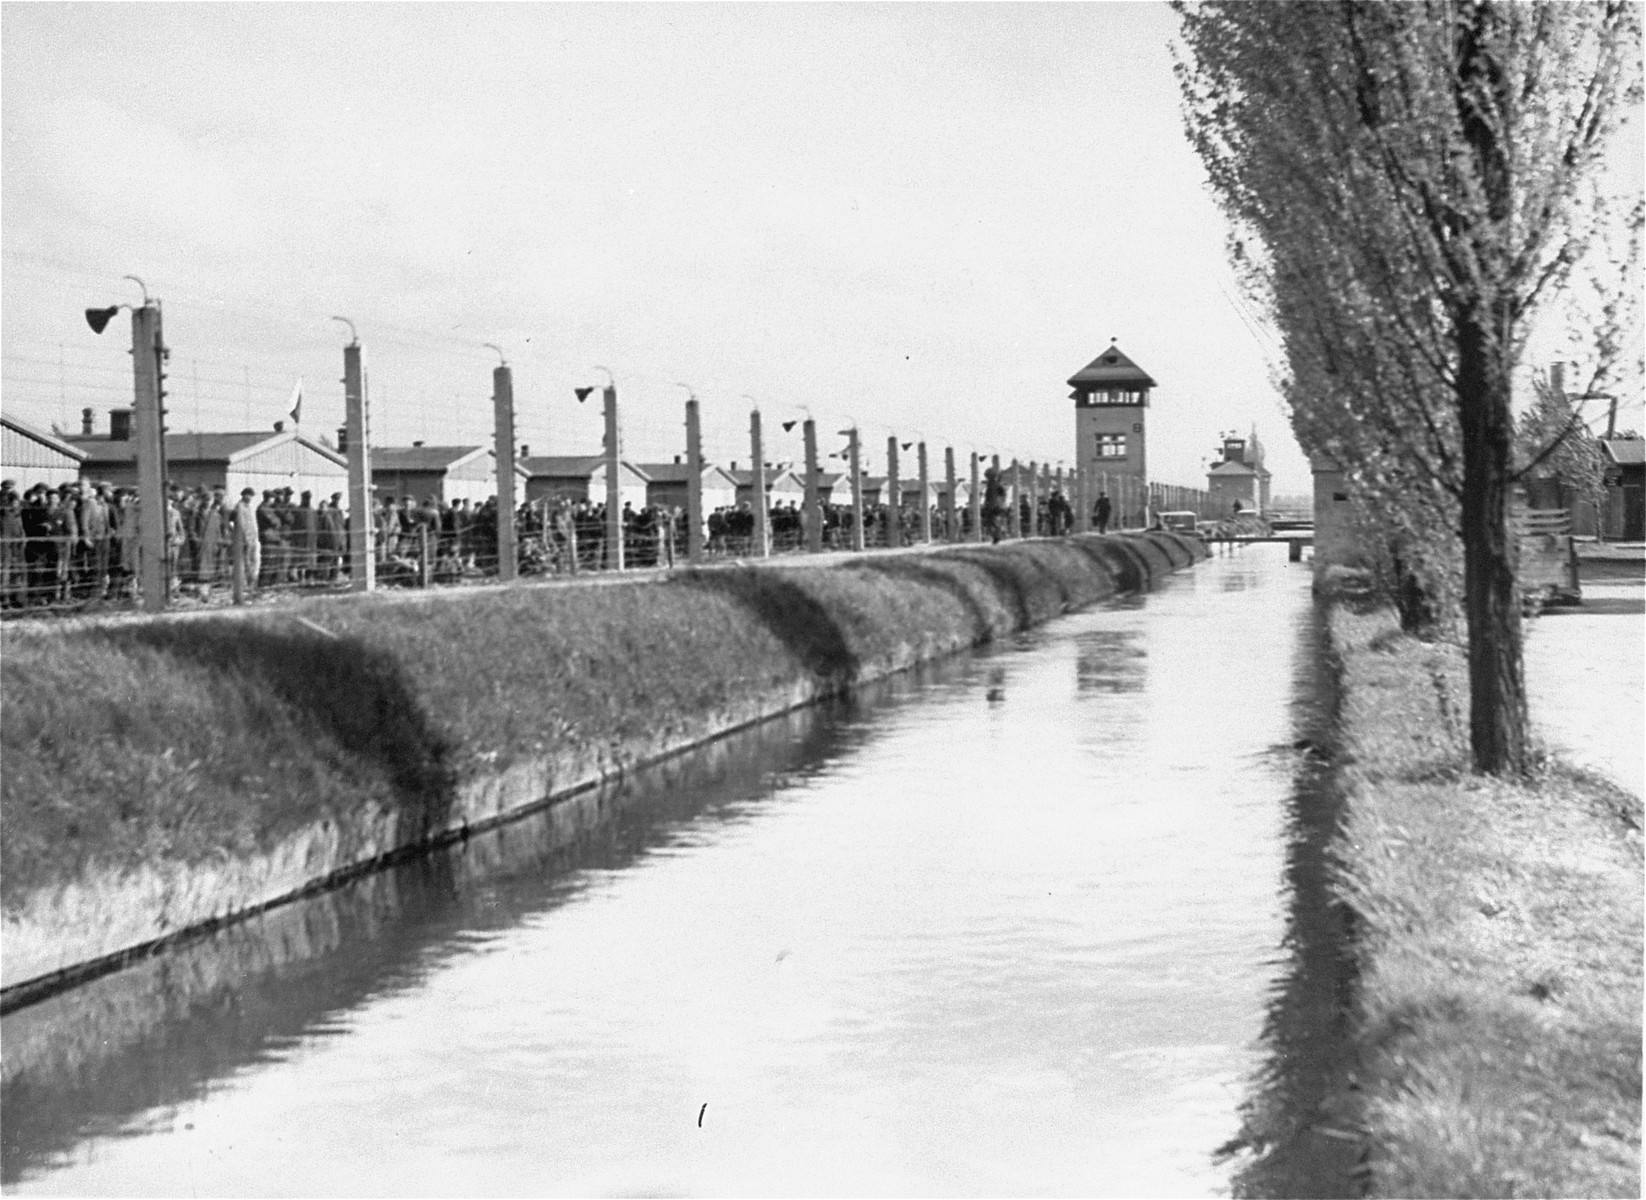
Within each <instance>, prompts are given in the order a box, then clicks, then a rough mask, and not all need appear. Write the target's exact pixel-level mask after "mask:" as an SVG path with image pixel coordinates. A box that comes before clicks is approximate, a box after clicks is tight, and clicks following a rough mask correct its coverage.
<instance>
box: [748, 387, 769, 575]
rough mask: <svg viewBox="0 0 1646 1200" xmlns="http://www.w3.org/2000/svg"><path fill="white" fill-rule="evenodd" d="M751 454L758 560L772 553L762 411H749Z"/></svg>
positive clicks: (755, 540) (751, 496)
mask: <svg viewBox="0 0 1646 1200" xmlns="http://www.w3.org/2000/svg"><path fill="white" fill-rule="evenodd" d="M749 453H750V454H751V455H753V461H752V462H751V463H750V464H749V465H750V466H751V467H753V468H754V470H753V471H751V472H750V473H749V484H750V492H749V495H750V498H751V499H753V501H754V553H755V555H756V557H758V558H766V557H769V556H770V554H771V552H772V532H771V527H770V524H769V522H768V521H767V519H766V448H765V445H764V444H763V443H762V441H761V437H760V410H759V409H758V408H756V409H751V410H750V411H749Z"/></svg>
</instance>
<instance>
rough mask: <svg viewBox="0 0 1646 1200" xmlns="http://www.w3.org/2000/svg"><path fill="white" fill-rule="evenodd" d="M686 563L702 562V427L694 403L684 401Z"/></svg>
mask: <svg viewBox="0 0 1646 1200" xmlns="http://www.w3.org/2000/svg"><path fill="white" fill-rule="evenodd" d="M686 561H687V562H689V563H691V564H692V566H694V567H695V566H696V565H697V564H698V563H700V562H702V561H703V425H702V420H701V418H700V416H699V415H698V411H697V401H696V400H695V399H692V400H688V401H686Z"/></svg>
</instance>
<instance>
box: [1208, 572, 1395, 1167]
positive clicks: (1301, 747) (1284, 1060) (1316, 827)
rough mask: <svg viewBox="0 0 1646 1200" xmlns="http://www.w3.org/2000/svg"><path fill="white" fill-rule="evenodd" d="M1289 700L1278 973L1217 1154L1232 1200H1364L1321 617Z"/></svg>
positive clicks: (1308, 631)
mask: <svg viewBox="0 0 1646 1200" xmlns="http://www.w3.org/2000/svg"><path fill="white" fill-rule="evenodd" d="M1304 620H1305V621H1306V622H1307V625H1306V626H1305V629H1304V630H1303V636H1304V637H1305V638H1307V639H1308V640H1307V645H1306V646H1305V653H1303V654H1302V655H1300V656H1299V660H1300V664H1301V665H1300V667H1299V669H1298V674H1297V679H1296V683H1295V686H1294V694H1293V701H1292V705H1293V714H1294V730H1295V732H1296V737H1297V741H1296V742H1295V743H1294V746H1293V750H1294V751H1295V752H1296V753H1297V767H1296V770H1295V772H1294V775H1293V781H1292V789H1291V794H1290V796H1289V798H1288V802H1287V829H1286V841H1287V847H1286V868H1285V880H1286V886H1287V890H1288V891H1289V893H1290V896H1289V902H1288V904H1287V909H1286V933H1285V937H1284V939H1283V941H1282V946H1281V951H1282V957H1281V961H1280V968H1281V969H1280V973H1279V977H1278V979H1277V982H1276V985H1275V988H1274V991H1273V993H1272V994H1271V995H1270V997H1269V1001H1268V1005H1267V1011H1266V1013H1265V1015H1264V1021H1263V1034H1262V1041H1263V1045H1264V1048H1265V1051H1266V1054H1265V1061H1264V1063H1263V1065H1262V1067H1261V1068H1260V1069H1259V1071H1258V1074H1257V1077H1256V1079H1255V1080H1254V1081H1253V1084H1252V1090H1251V1093H1250V1095H1248V1097H1247V1098H1246V1100H1245V1101H1244V1102H1243V1103H1242V1105H1241V1112H1240V1115H1241V1128H1240V1133H1239V1135H1238V1136H1236V1137H1235V1138H1234V1139H1233V1140H1232V1141H1230V1142H1229V1143H1228V1144H1227V1145H1226V1146H1224V1147H1223V1148H1222V1149H1221V1150H1220V1151H1219V1155H1220V1156H1221V1157H1223V1158H1225V1159H1229V1160H1233V1161H1234V1162H1235V1163H1236V1166H1235V1169H1234V1172H1233V1177H1232V1186H1233V1190H1234V1194H1235V1195H1236V1196H1256V1197H1269V1196H1319V1197H1341V1196H1360V1195H1363V1194H1364V1188H1363V1187H1362V1186H1361V1183H1360V1180H1361V1174H1360V1173H1359V1171H1358V1170H1357V1168H1358V1166H1359V1161H1360V1152H1361V1143H1360V1138H1359V1136H1358V1135H1357V1134H1356V1133H1355V1132H1354V1131H1355V1129H1356V1125H1357V1122H1356V1116H1355V1113H1354V1112H1353V1111H1352V1108H1353V1094H1352V1092H1351V1090H1350V1078H1351V1074H1350V1072H1351V1063H1350V1060H1349V1046H1350V1028H1349V1022H1350V1019H1351V1014H1352V1011H1353V1000H1354V989H1355V982H1356V975H1355V962H1354V957H1353V953H1352V945H1351V936H1352V933H1353V929H1352V924H1351V918H1352V916H1353V914H1352V912H1351V911H1350V910H1349V909H1348V907H1347V906H1346V905H1344V904H1342V903H1341V902H1340V901H1339V900H1338V899H1337V896H1336V894H1335V892H1334V889H1333V886H1332V883H1333V871H1334V864H1333V860H1332V857H1331V854H1330V847H1331V843H1332V839H1333V838H1334V836H1335V835H1336V834H1337V831H1338V827H1339V824H1340V822H1341V820H1342V798H1341V795H1340V793H1339V790H1338V785H1337V781H1336V765H1335V760H1336V746H1335V744H1334V742H1335V730H1336V724H1337V709H1338V704H1339V697H1338V695H1337V687H1336V677H1335V674H1334V672H1333V671H1332V669H1331V667H1330V664H1329V662H1328V660H1327V657H1326V656H1327V655H1328V654H1329V653H1330V649H1329V643H1328V639H1327V631H1326V620H1327V611H1326V608H1325V606H1324V605H1323V604H1321V603H1319V602H1317V603H1316V604H1315V605H1314V606H1313V607H1312V609H1311V611H1310V612H1309V613H1308V614H1306V616H1305V618H1304Z"/></svg>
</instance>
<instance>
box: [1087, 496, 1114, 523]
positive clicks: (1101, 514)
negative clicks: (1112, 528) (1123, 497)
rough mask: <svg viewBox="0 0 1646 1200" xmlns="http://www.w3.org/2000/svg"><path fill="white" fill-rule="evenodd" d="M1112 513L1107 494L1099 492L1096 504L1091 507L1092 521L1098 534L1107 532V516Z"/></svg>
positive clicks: (1112, 507)
mask: <svg viewBox="0 0 1646 1200" xmlns="http://www.w3.org/2000/svg"><path fill="white" fill-rule="evenodd" d="M1113 511H1114V506H1113V505H1112V504H1110V503H1109V493H1108V492H1099V493H1098V494H1097V503H1096V504H1095V505H1093V506H1092V520H1093V521H1095V522H1096V523H1097V531H1098V532H1099V533H1108V532H1109V514H1110V513H1112V512H1113Z"/></svg>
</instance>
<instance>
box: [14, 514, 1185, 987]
mask: <svg viewBox="0 0 1646 1200" xmlns="http://www.w3.org/2000/svg"><path fill="white" fill-rule="evenodd" d="M1204 555H1205V549H1204V547H1203V546H1202V545H1201V544H1200V543H1199V542H1198V541H1197V540H1195V539H1190V538H1183V537H1178V536H1176V535H1171V534H1163V533H1152V534H1145V535H1131V536H1118V537H1117V536H1109V537H1096V536H1092V537H1080V538H1069V539H1061V540H1039V539H1037V540H1031V541H1024V542H1015V543H1008V544H1006V545H1001V546H961V547H947V548H943V549H940V550H934V551H930V552H920V553H906V554H879V555H874V556H867V557H863V558H853V559H848V560H845V561H842V562H839V563H837V564H834V565H828V566H819V565H803V564H797V565H795V566H792V567H790V566H773V565H767V566H762V567H760V568H757V569H747V568H745V569H735V568H733V569H725V568H722V569H712V570H704V571H697V572H685V573H681V574H677V575H674V576H671V577H669V578H667V579H666V580H663V581H658V580H656V578H655V577H654V578H653V579H651V580H639V579H634V580H629V579H622V580H616V581H611V582H604V581H602V582H599V583H595V584H591V585H588V586H544V587H510V588H497V589H489V590H486V591H479V592H474V593H468V594H459V595H428V596H405V595H399V596H387V595H374V596H360V597H346V598H345V597H336V598H326V599H317V600H314V601H310V602H306V603H303V604H300V605H296V606H292V607H288V608H284V609H278V610H276V609H269V610H255V611H243V612H237V613H232V614H223V615H213V616H207V617H197V618H188V619H177V618H156V619H139V620H126V621H120V622H114V623H107V624H87V623H79V624H75V625H72V626H70V625H67V624H64V625H58V626H46V627H32V628H29V627H23V626H19V625H12V626H7V627H6V628H5V629H4V630H3V631H0V639H3V640H0V647H3V650H4V655H3V657H0V697H3V701H0V750H3V752H4V755H5V771H4V773H3V774H0V820H3V821H4V824H5V831H6V836H5V838H4V840H3V841H0V909H3V912H0V940H3V944H4V958H3V960H0V987H3V989H4V990H3V992H0V1005H3V1007H6V1008H10V1007H15V1006H16V1005H18V1004H21V1003H26V1002H27V1001H28V999H29V998H31V997H32V996H33V995H35V994H38V993H39V992H40V991H41V990H42V989H44V988H46V987H48V986H55V985H56V984H59V983H61V982H64V981H65V980H66V979H67V978H71V977H80V976H83V975H85V974H87V973H89V972H92V971H94V970H95V969H97V968H98V967H100V966H108V965H112V964H113V963H115V962H118V961H120V960H121V959H122V958H123V957H127V956H130V955H132V954H134V953H140V952H142V951H144V950H146V949H153V948H155V947H156V946H158V945H161V944H164V943H166V942H168V941H170V940H173V939H175V938H178V937H180V936H182V935H184V934H186V933H189V932H194V931H200V930H203V929H208V928H212V927H215V926H217V925H219V924H222V923H224V922H226V921H229V920H232V919H235V918H237V917H240V916H244V915H246V914H248V913H251V912H255V911H257V910H259V909H261V908H265V907H268V906H270V905H272V904H276V903H279V902H281V901H284V900H287V899H290V898H292V897H293V896H296V895H300V894H303V893H304V892H306V891H312V890H314V889H316V888H319V887H324V886H327V885H329V884H332V883H335V882H337V881H339V880H340V879H342V878H345V877H347V876H348V875H351V874H354V873H358V872H361V871H365V870H369V869H372V868H374V867H376V866H379V865H382V864H383V863H385V862H387V861H392V860H393V859H395V858H398V857H402V856H405V855H407V854H412V853H417V852H419V851H420V850H422V849H424V848H426V847H428V846H430V845H433V844H438V843H440V842H442V841H447V840H451V839H454V838H458V837H462V836H465V835H466V834H468V833H471V832H473V831H475V830H478V829H482V828H485V827H487V826H488V825H491V824H495V823H497V822H499V821H502V820H505V819H508V818H510V817H512V816H516V815H518V814H520V813H522V812H524V811H526V810H529V809H532V808H534V807H537V806H541V805H544V804H546V803H549V802H551V801H554V800H556V799H558V798H562V797H566V796H569V795H572V794H574V793H576V792H579V791H581V790H584V789H587V788H589V787H590V786H592V785H594V784H596V783H598V782H600V781H602V780H605V779H610V778H613V777H616V776H618V775H621V774H622V773H623V772H624V771H626V770H629V769H631V768H633V767H635V766H638V765H641V764H643V763H647V762H652V761H656V760H657V759H659V758H662V757H664V756H667V755H669V754H673V753H677V752H679V751H681V750H683V749H686V748H689V747H691V746H693V745H696V744H698V743H701V742H703V741H706V740H708V739H711V738H713V737H716V736H718V735H720V734H724V733H726V732H728V731H730V730H733V729H737V728H740V727H742V726H745V725H748V724H750V723H752V722H755V721H760V720H763V719H765V718H767V717H770V716H773V715H775V714H777V713H780V712H783V711H786V710H788V709H791V708H794V707H796V706H799V705H803V704H807V703H810V702H812V701H814V700H816V699H818V698H820V697H822V696H826V695H831V694H835V693H838V692H840V691H843V690H846V689H848V688H850V687H852V686H853V685H854V684H856V683H858V682H861V681H866V680H870V679H876V678H880V677H883V676H885V675H888V674H891V673H893V672H895V671H899V670H902V669H904V668H907V667H909V666H911V665H913V664H915V663H917V662H921V661H925V660H928V659H932V658H936V657H939V656H942V655H946V654H950V653H953V652H955V651H957V650H960V649H963V648H966V647H968V646H973V645H977V644H979V643H981V642H985V641H987V640H989V639H991V638H993V637H995V636H998V635H999V634H1001V633H1005V632H1009V631H1011V630H1015V629H1020V628H1024V627H1026V626H1029V625H1033V624H1037V623H1039V622H1042V621H1045V620H1047V619H1049V618H1051V617H1054V616H1057V615H1059V614H1060V613H1063V612H1066V611H1069V610H1070V609H1072V608H1076V607H1080V606H1082V605H1086V604H1090V603H1092V602H1094V601H1097V600H1101V599H1103V598H1105V597H1107V596H1110V595H1113V594H1114V593H1116V592H1119V591H1127V590H1135V589H1139V588H1145V587H1147V586H1149V583H1150V581H1151V580H1152V579H1154V578H1156V577H1158V576H1160V575H1162V574H1164V573H1166V572H1169V571H1171V570H1173V569H1176V568H1178V567H1182V566H1187V565H1189V564H1190V563H1192V562H1193V561H1194V560H1195V559H1196V558H1197V557H1204Z"/></svg>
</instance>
